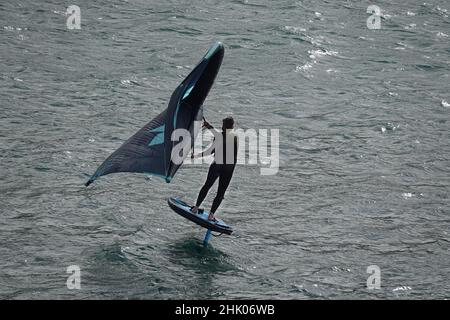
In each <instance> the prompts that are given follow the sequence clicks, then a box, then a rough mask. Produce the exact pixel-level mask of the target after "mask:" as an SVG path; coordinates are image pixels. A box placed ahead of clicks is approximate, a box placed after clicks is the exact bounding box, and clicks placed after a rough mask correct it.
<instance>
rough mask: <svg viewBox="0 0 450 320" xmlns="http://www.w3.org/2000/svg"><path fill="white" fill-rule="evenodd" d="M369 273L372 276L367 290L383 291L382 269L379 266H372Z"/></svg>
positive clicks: (368, 281)
mask: <svg viewBox="0 0 450 320" xmlns="http://www.w3.org/2000/svg"><path fill="white" fill-rule="evenodd" d="M367 273H369V274H370V276H369V277H368V278H367V289H369V290H373V289H381V269H380V267H379V266H377V265H370V266H368V267H367Z"/></svg>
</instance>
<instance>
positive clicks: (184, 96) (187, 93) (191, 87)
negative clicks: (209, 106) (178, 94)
mask: <svg viewBox="0 0 450 320" xmlns="http://www.w3.org/2000/svg"><path fill="white" fill-rule="evenodd" d="M192 89H194V83H193V84H191V86H190V87H189V89H187V90H186V92H185V93H184V95H183V98H181V100H183V99H184V98H186V97H187V96H188V95H189V94H190V93H191V91H192Z"/></svg>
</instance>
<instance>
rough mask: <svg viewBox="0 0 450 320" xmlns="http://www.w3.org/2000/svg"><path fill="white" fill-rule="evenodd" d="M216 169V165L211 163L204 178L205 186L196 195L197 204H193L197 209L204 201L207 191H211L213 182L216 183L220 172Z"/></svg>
mask: <svg viewBox="0 0 450 320" xmlns="http://www.w3.org/2000/svg"><path fill="white" fill-rule="evenodd" d="M218 169H219V168H218V165H217V164H216V163H215V162H213V163H212V164H211V166H210V167H209V171H208V177H207V178H206V181H205V184H204V185H203V187H202V188H201V190H200V193H199V194H198V198H197V202H196V203H195V205H196V206H197V207H199V206H200V205H201V204H202V202H203V200H205V198H206V195H207V194H208V191H209V189H211V187H212V186H213V184H214V182H216V180H217V178H218V177H219V175H220V171H219V170H218Z"/></svg>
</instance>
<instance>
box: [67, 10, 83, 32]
mask: <svg viewBox="0 0 450 320" xmlns="http://www.w3.org/2000/svg"><path fill="white" fill-rule="evenodd" d="M66 14H67V15H69V17H68V18H67V21H66V26H67V28H68V29H69V30H74V29H81V9H80V7H79V6H76V5H71V6H69V7H68V8H67V10H66Z"/></svg>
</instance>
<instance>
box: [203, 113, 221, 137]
mask: <svg viewBox="0 0 450 320" xmlns="http://www.w3.org/2000/svg"><path fill="white" fill-rule="evenodd" d="M203 126H204V127H205V128H206V129H208V130H210V131H211V132H212V133H213V134H214V135H216V134H217V133H220V132H219V131H217V130H216V128H214V127H213V126H212V124H211V123H209V122H208V121H206V119H205V117H203Z"/></svg>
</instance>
